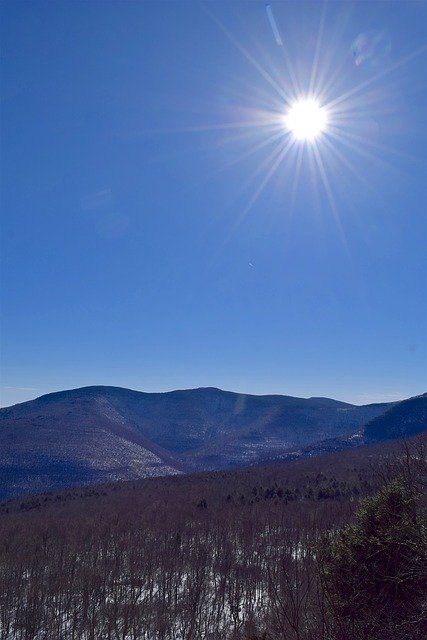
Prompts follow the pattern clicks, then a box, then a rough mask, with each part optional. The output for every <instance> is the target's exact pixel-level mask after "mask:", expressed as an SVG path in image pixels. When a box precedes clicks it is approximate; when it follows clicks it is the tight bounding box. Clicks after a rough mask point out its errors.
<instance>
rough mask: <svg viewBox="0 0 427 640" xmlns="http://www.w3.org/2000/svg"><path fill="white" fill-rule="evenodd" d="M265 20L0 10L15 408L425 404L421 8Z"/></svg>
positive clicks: (426, 93) (234, 7)
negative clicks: (235, 400)
mask: <svg viewBox="0 0 427 640" xmlns="http://www.w3.org/2000/svg"><path fill="white" fill-rule="evenodd" d="M269 7H270V8H269V9H267V7H266V5H265V3H264V2H257V1H253V2H224V3H223V2H214V3H200V2H148V1H145V2H94V1H88V2H71V1H69V2H37V3H35V2H33V3H24V2H3V3H2V5H1V10H2V27H1V29H2V33H1V39H2V68H1V72H2V152H1V153H2V168H1V172H2V265H1V293H2V308H1V312H2V320H1V336H2V366H1V374H2V378H1V397H2V404H3V405H9V404H12V403H15V402H20V401H24V400H27V399H30V398H33V397H36V396H38V395H41V394H42V393H46V392H49V391H53V390H59V389H65V388H72V387H78V386H84V385H89V384H111V385H118V386H125V387H130V388H134V389H139V390H143V391H164V390H169V389H174V388H189V387H198V386H218V387H221V388H224V389H230V390H235V391H242V392H249V393H283V394H289V395H298V396H304V397H307V396H313V395H316V396H321V395H322V396H329V397H335V398H339V399H343V400H347V401H350V402H355V403H358V404H362V403H365V402H371V401H377V400H394V399H398V398H402V397H407V396H411V395H415V394H418V393H421V392H423V391H425V387H426V359H427V355H426V354H427V346H426V342H427V340H426V332H427V329H426V327H427V309H426V300H427V276H426V273H427V264H426V257H425V256H426V246H427V222H426V209H427V207H426V200H427V186H426V185H427V175H426V174H427V171H426V149H427V133H426V132H427V127H426V124H427V122H426V121H427V115H426V114H427V74H426V63H427V55H426V52H427V48H426V45H427V5H426V3H424V2H411V1H405V2H391V1H390V2H354V3H353V2H331V3H322V2H320V1H319V2H314V3H307V2H304V1H298V2H272V3H271V5H269ZM277 33H279V35H280V42H278V39H277ZM280 43H281V44H280ZM308 94H310V95H315V96H316V98H318V99H319V100H320V102H321V103H322V105H329V112H328V121H329V124H330V129H329V130H328V129H327V130H326V131H325V132H324V134H323V135H322V136H321V137H320V138H319V139H318V140H316V145H313V144H311V143H309V142H301V141H299V142H296V141H295V140H293V142H292V145H290V136H291V134H290V133H289V132H288V131H286V130H285V127H284V126H283V125H282V124H281V123H282V122H283V115H282V114H285V113H286V110H287V109H288V108H289V105H290V104H291V103H292V101H293V100H295V99H296V98H298V97H301V96H306V95H308ZM286 145H288V146H289V149H288V150H287V151H286ZM314 149H315V150H314Z"/></svg>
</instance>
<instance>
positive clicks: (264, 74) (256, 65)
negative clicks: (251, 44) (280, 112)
mask: <svg viewBox="0 0 427 640" xmlns="http://www.w3.org/2000/svg"><path fill="white" fill-rule="evenodd" d="M203 8H204V10H205V12H206V13H207V15H208V16H209V17H210V18H211V20H213V21H214V22H215V23H216V24H217V25H218V27H219V28H220V29H221V31H222V32H223V33H224V35H225V36H227V38H228V40H229V41H230V42H231V43H232V44H233V45H234V46H235V47H236V49H238V51H240V53H241V54H242V55H243V56H244V57H245V58H246V60H247V61H248V62H250V64H251V65H252V66H253V67H254V69H256V70H257V71H258V73H260V74H261V76H262V77H263V78H264V80H266V81H267V82H268V83H269V84H270V85H271V86H272V87H273V89H274V90H275V91H277V93H278V94H279V95H280V96H281V97H282V98H283V99H284V100H286V99H287V96H286V93H285V91H284V89H283V87H281V86H280V85H279V84H278V83H277V82H276V81H275V80H274V78H272V76H271V75H270V74H269V73H268V72H267V71H266V70H265V69H264V68H263V67H262V66H261V65H260V64H259V63H258V62H257V61H256V60H255V58H254V57H253V56H252V55H251V54H250V53H249V51H248V50H247V49H246V48H245V47H244V46H243V45H241V44H240V42H238V40H236V38H235V37H234V36H233V34H232V33H230V31H229V30H228V29H227V27H226V26H225V25H224V24H223V23H222V22H221V20H219V19H218V18H217V17H216V16H215V15H214V14H213V13H212V12H211V11H210V10H209V9H208V8H207V7H206V6H204V7H203Z"/></svg>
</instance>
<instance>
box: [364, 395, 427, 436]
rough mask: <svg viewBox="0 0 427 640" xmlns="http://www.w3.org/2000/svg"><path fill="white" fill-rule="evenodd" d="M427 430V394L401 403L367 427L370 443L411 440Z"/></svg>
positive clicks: (366, 431) (366, 434) (366, 433)
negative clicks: (397, 439)
mask: <svg viewBox="0 0 427 640" xmlns="http://www.w3.org/2000/svg"><path fill="white" fill-rule="evenodd" d="M425 429H427V393H424V394H423V395H421V396H416V397H414V398H409V399H408V400H403V401H402V402H399V404H397V405H396V406H394V407H391V408H390V409H388V411H386V412H385V413H383V414H382V415H380V416H378V417H376V418H374V419H373V420H371V421H370V422H369V423H368V424H367V425H366V427H365V430H364V431H365V439H366V440H367V441H368V442H374V441H380V440H391V439H394V438H405V437H406V438H409V437H410V436H414V435H416V434H417V433H420V432H421V431H424V430H425Z"/></svg>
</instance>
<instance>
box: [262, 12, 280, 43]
mask: <svg viewBox="0 0 427 640" xmlns="http://www.w3.org/2000/svg"><path fill="white" fill-rule="evenodd" d="M265 10H266V11H267V16H268V21H269V23H270V26H271V29H272V31H273V35H274V39H275V40H276V42H277V44H278V45H279V47H283V41H282V38H281V37H280V33H279V29H278V28H277V24H276V20H275V19H274V15H273V10H272V8H271V6H270V5H269V4H267V5H265Z"/></svg>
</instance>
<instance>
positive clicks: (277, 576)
mask: <svg viewBox="0 0 427 640" xmlns="http://www.w3.org/2000/svg"><path fill="white" fill-rule="evenodd" d="M369 455H371V456H372V457H371V458H369ZM383 456H384V450H382V449H381V448H379V447H377V448H376V449H372V450H371V453H369V454H368V453H366V452H365V455H363V454H361V453H359V454H357V453H356V452H348V453H347V454H345V455H343V456H339V457H337V456H332V457H329V458H325V459H323V460H322V459H313V460H305V461H298V462H295V463H287V464H282V465H276V466H274V467H266V468H262V467H260V468H257V469H249V470H241V471H239V472H235V473H227V474H220V473H219V474H199V475H197V476H194V477H182V478H168V479H157V480H150V481H146V482H142V483H137V484H134V483H125V484H122V485H114V486H109V487H103V488H90V489H87V490H80V491H71V492H65V493H63V494H50V495H45V496H40V497H34V498H32V499H26V500H23V501H14V502H11V503H8V504H5V505H3V507H2V509H3V513H2V516H1V517H0V541H1V546H0V637H1V638H4V639H5V640H9V639H10V640H56V639H58V640H59V639H64V640H98V639H99V640H243V639H245V640H249V639H251V640H261V639H265V640H279V639H280V640H332V639H334V640H365V639H366V640H368V639H369V640H381V639H382V637H384V638H386V637H387V638H388V639H390V637H393V639H394V640H403V639H405V640H418V639H419V638H421V637H423V635H419V634H420V633H421V632H422V631H423V629H426V630H427V628H426V627H425V624H426V616H427V610H426V609H425V604H422V599H423V593H424V596H425V592H423V582H422V581H420V576H421V575H422V573H421V571H422V568H423V566H424V568H426V567H425V564H424V565H423V557H424V560H425V555H424V556H423V553H424V554H425V536H424V537H423V535H424V534H423V533H422V531H425V529H424V530H423V529H422V527H423V526H424V525H423V520H422V517H423V516H422V505H421V504H420V498H419V495H420V493H421V491H422V486H421V485H420V479H422V478H424V476H425V475H427V474H426V471H425V447H424V445H422V446H421V445H420V446H418V448H417V449H416V453H415V454H412V455H409V453H408V452H407V455H406V456H404V457H403V458H399V459H397V462H393V464H391V463H390V464H386V465H384V464H382V466H381V469H382V471H381V473H380V474H379V473H378V468H379V467H378V462H379V460H380V458H381V459H382V458H383ZM393 478H398V480H392V479H393ZM393 483H394V484H393ZM382 484H384V485H385V488H383V489H380V493H379V494H378V493H377V494H375V495H377V497H376V498H370V499H368V500H370V502H362V507H360V502H359V500H360V497H365V496H367V495H368V494H371V493H375V492H376V491H378V489H379V488H380V486H381V485H382ZM381 491H382V493H381ZM358 509H359V511H358V515H357V516H356V519H355V514H356V512H357V510H358ZM390 513H391V516H392V517H391V516H390ZM350 521H351V522H353V524H352V525H348V524H347V528H345V525H346V523H349V522H350ZM343 527H344V528H343ZM399 532H400V533H399ZM402 532H403V537H402ZM398 535H400V537H401V538H402V539H401V540H400V541H399V539H398ZM390 536H391V537H392V538H393V536H394V539H395V540H394V541H393V544H394V543H395V544H394V547H393V554H392V557H393V558H395V559H396V558H399V559H400V564H399V562H397V563H395V564H396V566H395V571H394V574H396V575H395V578H396V581H395V583H394V582H393V580H394V578H393V579H391V577H390V576H392V574H393V571H391V564H390V562H391V559H390V558H391V556H390V554H389V553H388V549H389V546H387V544H388V543H387V540H388V541H390V540H389V539H390ZM384 540H385V541H386V542H384ZM423 545H424V546H423ZM414 549H416V550H417V552H416V553H413V550H414ZM410 551H411V552H410ZM411 553H412V555H411ZM381 554H382V555H381ZM408 554H409V555H408ZM378 558H381V562H383V563H384V567H385V568H386V569H387V570H386V574H387V575H388V580H389V582H386V584H385V585H381V577H379V578H378V576H377V577H376V578H375V580H376V582H375V583H374V584H371V583H370V582H369V581H368V583H369V584H371V586H370V588H371V589H372V593H375V594H376V596H377V600H376V603H377V605H378V606H377V609H378V611H379V613H380V614H381V615H377V613H378V612H377V613H376V612H375V607H374V608H372V602H373V599H372V597H371V595H370V594H369V592H368V591H366V589H365V591H363V588H361V587H360V586H358V579H360V580H361V584H364V583H366V582H367V580H366V576H371V577H372V576H374V577H375V571H374V569H375V566H376V565H375V562H377V560H378ZM372 562H373V563H374V564H372ZM370 563H371V564H370ZM374 565H375V566H374ZM384 567H383V568H384ZM415 567H418V569H416V568H415ZM380 568H381V567H380ZM377 569H378V567H377ZM358 571H359V573H358ZM417 571H418V573H417ZM387 572H388V573H387ZM377 573H378V572H377ZM379 574H381V571H379ZM394 574H393V575H394ZM392 577H393V576H392ZM398 585H400V586H399V588H397V586H398ZM402 586H403V587H404V588H403V593H407V597H406V600H405V607H404V609H405V611H409V614H408V616H409V617H408V616H406V617H405V615H403V613H402V611H403V610H402V607H400V608H399V611H400V612H401V613H400V614H399V615H398V616H397V618H396V620H395V622H396V625H395V627H393V629H392V628H391V627H390V620H391V621H392V622H393V620H394V619H393V614H392V612H391V609H390V608H391V607H395V608H396V606H397V604H396V603H397V602H398V598H402ZM381 587H384V588H381ZM379 594H381V598H382V599H381V598H380V599H378V598H379ZM408 594H409V595H408ZM356 596H357V597H356ZM352 602H354V603H355V606H354V607H353V608H352V607H351V603H352ZM420 602H421V604H420ZM356 603H357V604H356ZM411 603H412V604H413V606H412V608H411V606H410V604H411ZM349 604H350V610H348V606H349ZM346 607H347V608H346ZM423 607H424V608H423ZM393 624H394V622H393ZM423 625H424V626H423ZM391 632H393V633H392V635H391ZM375 634H376V635H375ZM381 634H384V635H381ZM386 634H388V635H386ZM399 634H400V635H399ZM403 634H405V635H403ZM411 634H412V635H411ZM416 634H418V635H416Z"/></svg>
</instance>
